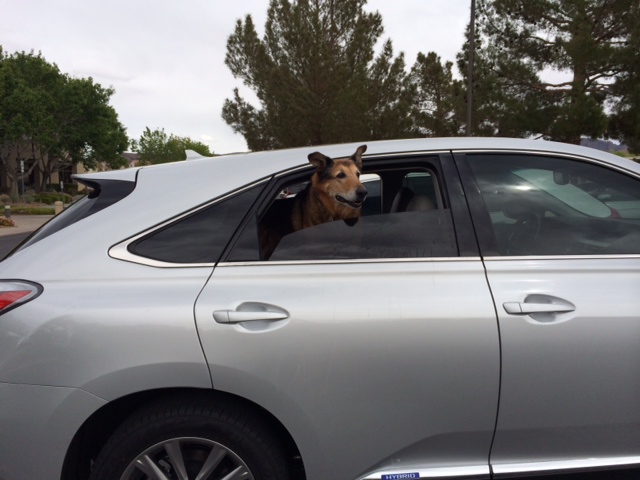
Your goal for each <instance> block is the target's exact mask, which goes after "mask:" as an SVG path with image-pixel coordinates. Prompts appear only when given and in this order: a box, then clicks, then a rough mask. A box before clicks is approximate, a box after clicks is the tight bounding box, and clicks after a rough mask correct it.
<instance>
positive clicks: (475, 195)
mask: <svg viewBox="0 0 640 480" xmlns="http://www.w3.org/2000/svg"><path fill="white" fill-rule="evenodd" d="M458 160H459V163H460V165H461V169H462V171H466V170H465V169H466V165H467V164H468V166H469V167H470V172H468V173H471V174H472V176H473V177H474V178H475V180H474V181H469V182H468V183H467V184H466V189H467V193H468V195H469V201H470V205H474V207H473V208H474V221H475V223H476V225H477V226H478V227H479V232H480V234H479V237H480V240H481V248H482V250H483V253H484V262H485V266H486V270H487V278H488V280H489V284H490V287H491V290H492V292H493V295H494V298H495V303H496V309H497V311H498V318H499V324H500V338H501V346H502V385H501V395H500V408H499V416H498V422H497V431H496V437H495V443H494V446H493V449H492V453H491V465H492V468H493V471H494V472H495V473H496V474H513V473H520V472H535V471H541V470H560V471H561V470H568V469H583V468H590V467H611V466H617V465H630V464H640V408H638V405H639V404H638V398H640V297H639V296H638V291H640V209H639V207H640V179H638V178H637V176H634V175H632V174H630V173H629V172H625V171H620V170H615V169H613V168H611V167H607V166H605V165H603V164H599V163H598V162H596V161H590V160H588V159H585V158H574V157H566V156H565V157H562V156H554V155H548V154H538V155H535V154H520V153H512V154H508V153H496V154H488V153H482V154H467V155H466V160H463V158H462V157H459V158H458ZM465 161H466V162H467V163H466V164H465ZM470 177H471V176H469V177H467V176H466V175H465V179H466V180H468V179H470Z"/></svg>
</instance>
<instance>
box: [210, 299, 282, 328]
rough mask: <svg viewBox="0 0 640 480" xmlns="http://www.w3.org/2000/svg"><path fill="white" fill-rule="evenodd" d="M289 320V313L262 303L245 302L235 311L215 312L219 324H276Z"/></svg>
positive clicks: (214, 316)
mask: <svg viewBox="0 0 640 480" xmlns="http://www.w3.org/2000/svg"><path fill="white" fill-rule="evenodd" d="M287 318H289V313H288V312H287V311H286V310H284V309H282V308H280V307H276V306H274V305H269V304H267V303H260V302H245V303H242V304H240V305H239V306H238V307H237V308H236V309H235V310H215V311H214V312H213V319H214V320H215V321H216V322H218V323H242V322H259V321H266V322H274V321H277V320H284V319H287Z"/></svg>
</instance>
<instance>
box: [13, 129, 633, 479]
mask: <svg viewBox="0 0 640 480" xmlns="http://www.w3.org/2000/svg"><path fill="white" fill-rule="evenodd" d="M356 147H357V145H335V146H328V147H318V148H300V149H293V150H286V151H272V152H263V153H250V154H246V155H235V156H222V157H215V158H200V159H193V160H188V161H186V162H181V163H176V164H169V165H161V166H153V167H142V168H132V169H127V170H119V171H113V172H104V173H97V174H91V175H79V176H77V177H76V180H77V181H78V182H80V183H82V184H84V185H86V186H88V187H90V189H91V193H90V194H89V195H88V196H87V197H85V198H84V199H82V200H80V201H79V202H77V203H76V204H75V205H74V206H72V207H71V208H69V209H68V210H66V211H64V212H63V213H62V214H60V215H59V216H57V217H56V218H55V219H54V220H52V221H51V222H49V223H48V224H46V225H45V226H44V227H43V228H42V229H40V230H39V231H37V232H36V233H35V234H34V235H32V236H31V237H30V238H29V239H28V240H27V241H26V242H25V243H23V244H22V245H21V246H19V247H18V248H17V249H16V250H15V251H13V252H12V254H11V255H10V256H9V257H8V258H6V259H5V260H4V261H2V262H1V263H0V279H1V280H0V308H1V310H0V432H2V433H1V435H2V437H1V438H2V441H1V442H0V478H1V479H3V480H51V479H64V480H81V479H82V480H86V479H91V480H114V479H116V480H118V479H119V480H134V479H165V480H168V479H181V480H185V479H209V480H222V479H228V480H229V479H253V480H286V479H297V480H300V479H306V480H328V479H336V480H373V479H377V480H383V479H384V480H391V479H412V478H423V479H424V478H446V477H453V478H469V477H472V478H479V479H480V478H486V479H488V478H491V477H492V476H496V477H501V478H502V477H508V476H519V475H535V474H539V473H563V472H574V471H590V470H597V471H600V470H603V469H604V470H606V469H609V470H610V469H618V468H637V467H640V403H639V401H638V399H640V381H639V379H640V295H639V294H638V292H639V291H640V166H639V165H637V164H635V163H633V162H631V161H628V160H624V159H621V158H618V157H615V156H612V155H609V154H606V153H601V152H598V151H596V150H591V149H586V148H580V147H576V146H571V145H564V144H556V143H550V142H543V141H529V140H511V139H477V138H470V139H466V138H459V139H423V140H407V141H404V140H403V141H392V142H372V143H369V144H368V149H367V151H366V154H365V155H364V158H363V166H362V170H363V171H362V173H363V175H367V177H366V181H365V177H364V176H363V177H362V180H363V183H364V184H365V186H367V189H368V190H369V193H370V196H369V198H368V199H367V200H365V202H364V205H363V206H362V215H361V217H360V218H359V220H358V221H357V222H355V224H353V222H350V223H346V222H343V221H337V222H329V223H323V224H320V225H316V226H314V227H310V228H305V229H302V230H298V231H295V232H292V231H286V232H284V233H283V234H282V235H281V238H280V239H279V241H278V243H277V245H275V248H274V249H272V250H270V251H269V252H266V251H265V250H264V249H263V248H262V247H261V242H260V241H259V239H260V237H261V234H262V233H264V231H265V228H267V221H273V220H274V219H276V220H277V219H280V220H282V221H283V222H285V223H286V221H287V220H288V215H290V214H289V213H287V212H290V211H291V202H294V201H295V198H296V196H297V195H300V193H299V192H301V190H302V188H303V186H304V185H305V184H306V183H307V182H309V178H310V176H311V174H312V173H313V171H314V169H313V166H312V165H310V164H309V163H308V162H307V156H308V155H309V154H310V153H311V152H313V151H314V150H320V151H321V152H322V153H323V154H325V155H327V156H329V157H333V158H337V157H344V156H348V155H351V153H352V152H353V151H354V150H355V149H356ZM283 192H285V193H284V194H283ZM418 200H419V201H418Z"/></svg>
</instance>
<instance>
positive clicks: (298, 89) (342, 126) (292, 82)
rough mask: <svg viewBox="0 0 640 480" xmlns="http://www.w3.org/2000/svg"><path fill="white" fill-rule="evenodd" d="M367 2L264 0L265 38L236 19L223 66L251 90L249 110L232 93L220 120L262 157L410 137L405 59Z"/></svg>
mask: <svg viewBox="0 0 640 480" xmlns="http://www.w3.org/2000/svg"><path fill="white" fill-rule="evenodd" d="M365 3H366V0H298V1H289V0H271V1H270V4H269V8H268V12H267V21H266V25H265V34H264V37H263V38H262V39H259V38H258V34H257V32H256V29H255V26H254V24H253V20H252V18H251V16H250V15H247V16H246V17H245V19H244V21H243V20H238V21H237V23H236V27H235V30H234V32H233V33H232V34H231V36H230V37H229V39H228V41H227V54H226V58H225V63H226V65H227V66H228V67H229V69H230V70H231V72H232V73H233V75H234V76H235V77H236V78H239V79H241V80H242V81H243V82H244V84H245V85H246V86H247V87H249V88H250V89H252V90H253V91H254V92H255V94H256V96H257V99H258V102H259V104H260V106H259V107H255V106H253V105H251V103H249V102H248V101H247V100H245V99H244V98H242V97H241V96H240V93H239V90H238V89H235V90H234V95H233V98H232V99H227V100H226V101H225V104H224V107H223V110H222V117H223V118H224V120H225V121H226V122H227V123H228V124H229V125H230V126H231V127H232V128H233V130H234V131H235V132H236V133H240V134H242V135H243V136H244V138H245V140H246V141H247V144H248V146H249V148H250V149H252V150H263V149H272V148H282V147H293V146H302V145H311V144H324V143H334V142H344V141H353V140H366V139H381V138H391V137H402V136H408V135H411V133H412V132H411V128H412V119H411V114H412V109H413V104H414V101H413V87H412V85H411V83H410V82H409V79H408V73H407V72H406V71H405V65H404V57H403V55H402V54H400V55H399V56H398V57H395V58H394V56H393V48H392V45H391V42H390V41H388V42H387V43H386V44H385V45H384V48H383V51H382V52H381V54H380V55H379V56H378V57H377V58H374V57H375V52H374V46H375V44H376V42H377V40H378V38H379V37H380V35H382V32H383V28H382V17H381V16H380V14H379V13H377V12H376V13H366V12H365V11H364V10H363V6H364V5H365Z"/></svg>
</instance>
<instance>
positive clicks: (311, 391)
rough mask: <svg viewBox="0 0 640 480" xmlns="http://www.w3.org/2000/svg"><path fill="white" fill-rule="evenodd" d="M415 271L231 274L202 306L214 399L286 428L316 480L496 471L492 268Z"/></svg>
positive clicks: (249, 269)
mask: <svg viewBox="0 0 640 480" xmlns="http://www.w3.org/2000/svg"><path fill="white" fill-rule="evenodd" d="M414 260H415V261H413V262H393V261H389V262H380V263H352V262H334V263H299V264H270V263H268V264H267V263H263V264H260V265H258V264H256V265H233V264H225V265H224V266H220V267H217V268H216V269H215V271H214V273H213V275H212V277H211V280H210V281H209V283H208V284H207V286H206V287H205V289H204V290H203V292H202V295H201V296H200V297H199V299H198V303H197V305H196V319H197V322H198V330H199V332H200V337H201V339H202V343H203V346H204V349H205V353H206V356H207V361H208V363H209V365H210V368H211V375H212V378H213V383H214V387H215V388H218V389H221V390H224V391H228V392H232V393H234V394H236V395H240V396H242V397H245V398H248V399H250V400H252V401H253V402H255V403H257V404H259V405H262V406H263V407H264V408H267V410H269V411H270V412H272V413H273V414H274V415H275V416H276V417H277V418H278V419H280V420H281V421H282V423H283V424H284V425H285V427H286V428H287V429H288V430H289V432H290V433H291V434H292V435H293V437H294V438H295V439H296V442H297V445H298V448H299V449H300V451H301V454H302V457H303V458H305V470H306V474H307V479H308V480H322V479H326V478H331V477H335V476H336V475H338V476H339V477H340V478H350V479H355V478H376V476H375V475H374V476H371V475H372V474H374V472H381V471H385V472H386V471H388V472H398V471H400V470H403V471H405V472H407V471H414V470H415V469H418V470H420V471H422V472H423V473H425V474H427V476H428V472H429V471H430V469H435V470H437V469H442V468H451V470H450V472H453V471H456V470H458V469H460V470H467V469H472V470H474V471H478V470H479V469H483V471H485V472H486V471H488V454H489V448H490V444H491V438H492V435H493V429H494V425H495V423H494V422H495V415H496V405H497V399H498V379H499V368H500V359H499V344H498V330H497V325H496V318H495V310H494V307H493V304H492V302H491V299H490V294H489V291H488V288H487V283H486V279H485V275H484V270H483V268H482V263H481V261H480V260H479V259H466V260H461V259H458V258H456V259H454V260H452V261H450V260H448V259H438V260H433V259H414ZM454 290H455V291H459V292H464V293H461V298H460V299H459V301H451V300H450V298H449V297H448V295H447V293H448V292H451V291H454ZM319 305H322V306H324V308H319V307H318V306H319ZM263 311H268V312H273V313H278V312H279V313H281V314H284V315H283V316H284V318H282V316H280V317H279V318H276V319H273V320H268V319H264V318H263V315H261V312H263ZM214 312H244V313H245V314H252V313H253V315H255V319H254V320H246V321H241V322H239V323H218V322H217V321H216V320H215V319H214ZM243 318H245V319H246V317H243ZM452 345H456V347H457V348H452ZM460 351H463V352H464V354H460ZM470 398H472V399H473V401H472V402H468V400H469V399H470ZM354 405H359V408H358V409H356V410H354V408H353V406H354ZM381 412H393V415H388V414H382V413H381ZM354 442H357V444H358V448H357V449H355V448H353V444H354ZM452 467H455V468H452ZM435 470H434V472H435ZM376 475H377V474H376ZM377 478H380V477H377Z"/></svg>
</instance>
